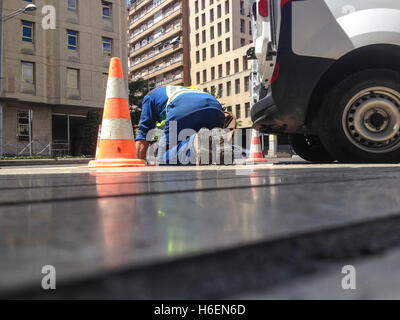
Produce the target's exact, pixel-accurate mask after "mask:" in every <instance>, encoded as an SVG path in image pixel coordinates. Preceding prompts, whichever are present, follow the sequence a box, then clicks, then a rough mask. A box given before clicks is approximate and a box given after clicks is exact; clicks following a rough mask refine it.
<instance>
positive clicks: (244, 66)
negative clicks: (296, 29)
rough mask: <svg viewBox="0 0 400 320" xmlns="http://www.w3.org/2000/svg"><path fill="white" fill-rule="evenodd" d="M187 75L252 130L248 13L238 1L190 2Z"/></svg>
mask: <svg viewBox="0 0 400 320" xmlns="http://www.w3.org/2000/svg"><path fill="white" fill-rule="evenodd" d="M189 14H190V22H189V23H190V26H191V28H190V60H191V66H190V72H191V82H192V85H194V86H196V87H198V88H199V89H202V90H205V91H208V92H214V93H216V94H218V95H219V96H220V99H219V100H220V102H221V103H222V104H223V106H224V107H226V108H227V109H228V111H231V112H232V113H233V114H235V115H236V117H237V118H238V125H239V127H241V128H249V127H251V120H250V72H251V70H250V63H249V61H248V60H247V55H246V52H247V50H248V49H249V48H250V47H251V45H252V44H251V43H252V34H251V32H252V30H251V21H250V18H249V17H248V15H249V12H248V11H247V10H246V9H245V4H244V1H240V0H193V1H189Z"/></svg>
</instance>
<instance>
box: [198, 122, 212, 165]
mask: <svg viewBox="0 0 400 320" xmlns="http://www.w3.org/2000/svg"><path fill="white" fill-rule="evenodd" d="M193 148H194V150H195V152H196V165H198V166H202V165H210V164H211V161H212V151H213V150H212V142H211V131H210V130H209V129H207V128H203V129H201V130H200V131H199V132H198V133H197V134H196V135H195V137H194V140H193Z"/></svg>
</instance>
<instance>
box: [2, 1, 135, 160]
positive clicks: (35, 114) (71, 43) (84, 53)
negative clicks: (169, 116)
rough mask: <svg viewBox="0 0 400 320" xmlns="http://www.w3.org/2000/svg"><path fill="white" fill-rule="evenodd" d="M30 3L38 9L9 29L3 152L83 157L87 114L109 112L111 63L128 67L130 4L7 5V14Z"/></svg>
mask: <svg viewBox="0 0 400 320" xmlns="http://www.w3.org/2000/svg"><path fill="white" fill-rule="evenodd" d="M29 3H34V4H35V5H36V6H37V10H36V11H34V12H27V13H24V14H21V15H18V16H16V17H14V18H12V19H10V20H8V21H6V22H5V23H4V41H3V43H4V46H3V54H4V57H3V65H4V70H3V80H2V88H3V90H2V92H1V95H0V103H1V106H2V108H1V109H2V118H3V119H2V141H3V146H2V151H3V154H26V153H27V152H29V153H32V152H33V153H35V154H41V153H42V151H41V150H43V153H45V154H48V149H50V148H52V147H53V149H54V148H56V147H55V145H59V146H60V148H62V149H64V150H66V152H67V153H70V154H74V155H77V154H79V153H80V144H81V141H82V138H83V136H82V135H83V123H84V121H85V117H86V115H87V113H88V111H90V110H100V111H101V109H102V108H103V104H104V98H105V88H106V83H107V73H108V66H109V61H110V57H112V56H117V57H120V58H121V59H122V62H123V65H124V66H127V52H128V51H127V38H126V37H127V36H126V35H127V26H126V0H107V1H102V0H33V1H32V0H4V13H5V15H7V14H9V13H11V12H13V11H15V10H18V9H19V8H23V7H25V6H26V5H27V4H29ZM48 5H50V6H53V8H54V9H55V14H56V15H55V23H56V25H55V29H48V27H46V23H47V26H48V25H49V24H48V22H49V21H51V20H48V19H51V18H52V16H51V10H50V11H44V12H45V13H43V12H42V9H43V10H46V8H44V7H45V6H48ZM47 8H48V7H47ZM49 14H50V16H49ZM61 145H62V147H61Z"/></svg>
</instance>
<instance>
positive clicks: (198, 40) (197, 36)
mask: <svg viewBox="0 0 400 320" xmlns="http://www.w3.org/2000/svg"><path fill="white" fill-rule="evenodd" d="M199 44H200V35H199V34H196V46H199Z"/></svg>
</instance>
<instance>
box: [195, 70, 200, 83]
mask: <svg viewBox="0 0 400 320" xmlns="http://www.w3.org/2000/svg"><path fill="white" fill-rule="evenodd" d="M196 81H197V84H199V83H200V72H197V73H196Z"/></svg>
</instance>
